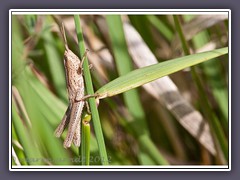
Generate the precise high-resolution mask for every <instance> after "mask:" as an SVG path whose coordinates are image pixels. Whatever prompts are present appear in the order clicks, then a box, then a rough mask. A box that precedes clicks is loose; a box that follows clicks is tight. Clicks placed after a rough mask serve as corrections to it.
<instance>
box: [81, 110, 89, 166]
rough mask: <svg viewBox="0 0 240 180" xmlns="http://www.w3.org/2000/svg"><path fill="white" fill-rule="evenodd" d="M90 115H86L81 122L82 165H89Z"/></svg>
mask: <svg viewBox="0 0 240 180" xmlns="http://www.w3.org/2000/svg"><path fill="white" fill-rule="evenodd" d="M90 120H91V115H88V114H86V115H85V116H84V118H83V120H82V126H81V127H82V131H81V132H82V133H81V134H82V135H81V139H82V140H81V155H82V156H81V159H82V165H89V163H90V135H91V132H90V124H89V121H90Z"/></svg>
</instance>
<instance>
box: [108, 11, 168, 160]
mask: <svg viewBox="0 0 240 180" xmlns="http://www.w3.org/2000/svg"><path fill="white" fill-rule="evenodd" d="M106 20H107V24H108V29H109V34H110V40H111V47H112V49H113V53H114V57H115V60H116V65H117V69H118V72H119V74H120V75H124V74H127V73H129V72H130V71H132V69H133V66H132V62H131V59H130V56H129V54H128V51H127V44H126V42H125V35H124V31H123V26H122V21H121V16H118V15H112V16H106ZM123 98H124V102H125V104H126V106H127V108H128V110H129V112H130V114H131V115H132V117H133V120H132V121H131V123H129V124H130V126H132V128H133V129H134V131H135V133H136V136H137V138H138V139H139V141H140V144H144V145H145V144H146V143H145V142H146V139H147V140H148V141H151V140H150V138H149V136H148V134H149V131H148V129H147V123H146V118H145V113H144V110H143V107H142V105H141V101H140V97H139V94H138V91H137V90H136V89H132V90H131V91H128V92H125V93H123ZM142 136H146V137H147V138H146V139H142V138H141V137H142ZM151 144H152V146H153V147H154V148H145V149H144V150H145V151H143V148H142V147H143V146H140V147H141V149H140V152H139V154H138V158H139V159H140V161H141V162H142V164H146V163H148V164H150V162H149V161H148V162H145V158H142V157H143V156H144V157H145V156H149V155H150V154H154V153H152V152H151V151H152V150H153V149H156V147H155V146H154V143H152V142H151ZM156 159H157V160H159V159H160V160H161V159H164V158H163V156H162V155H161V154H160V152H159V151H157V153H156V154H154V156H152V163H151V164H155V163H154V160H156ZM157 163H158V164H166V163H167V162H166V160H163V161H158V162H157Z"/></svg>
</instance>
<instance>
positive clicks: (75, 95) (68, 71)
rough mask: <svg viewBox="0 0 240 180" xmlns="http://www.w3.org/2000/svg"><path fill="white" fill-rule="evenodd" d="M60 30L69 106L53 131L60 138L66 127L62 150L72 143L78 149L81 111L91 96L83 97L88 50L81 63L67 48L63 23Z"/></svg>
mask: <svg viewBox="0 0 240 180" xmlns="http://www.w3.org/2000/svg"><path fill="white" fill-rule="evenodd" d="M60 29H61V34H62V36H63V40H64V45H65V52H64V67H65V75H66V84H67V91H68V99H69V106H68V108H67V110H66V112H65V115H64V116H63V118H62V121H61V123H60V124H59V126H58V127H57V129H56V130H55V136H56V137H60V136H61V134H62V133H63V131H64V129H65V128H66V127H67V126H68V132H67V136H66V139H65V140H64V143H63V146H64V148H69V147H70V146H71V144H72V142H73V144H74V145H75V146H77V147H79V146H80V143H81V133H80V130H81V127H80V123H81V115H82V111H83V108H84V105H85V103H86V99H87V98H89V97H92V95H86V96H84V89H85V88H84V79H83V62H84V60H85V59H86V56H87V52H88V50H86V52H85V53H84V55H83V58H82V61H80V59H79V58H78V57H77V56H76V55H75V54H74V53H73V52H72V51H71V50H70V49H69V47H68V44H67V38H66V34H65V29H64V25H63V23H62V27H61V28H60Z"/></svg>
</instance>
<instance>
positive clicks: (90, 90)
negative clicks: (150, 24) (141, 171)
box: [74, 15, 108, 165]
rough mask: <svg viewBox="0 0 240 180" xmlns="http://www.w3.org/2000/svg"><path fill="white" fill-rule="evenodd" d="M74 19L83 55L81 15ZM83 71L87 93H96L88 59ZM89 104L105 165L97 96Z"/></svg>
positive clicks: (106, 163)
mask: <svg viewBox="0 0 240 180" xmlns="http://www.w3.org/2000/svg"><path fill="white" fill-rule="evenodd" d="M74 21H75V26H76V31H77V37H78V45H79V50H80V53H81V54H82V55H83V54H84V52H85V51H86V49H85V45H84V41H83V34H82V30H81V26H80V17H79V15H74ZM83 72H84V80H85V84H86V92H87V94H94V91H93V86H92V78H91V75H90V71H89V65H88V60H86V61H84V63H83ZM89 104H90V109H91V112H92V119H93V127H94V131H95V134H96V139H97V142H98V148H99V153H100V156H101V161H102V164H103V165H108V158H107V152H106V147H105V142H104V138H103V133H102V127H101V123H100V118H99V114H98V110H97V106H96V100H95V98H89Z"/></svg>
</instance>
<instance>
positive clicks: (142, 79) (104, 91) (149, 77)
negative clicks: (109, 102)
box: [95, 47, 228, 99]
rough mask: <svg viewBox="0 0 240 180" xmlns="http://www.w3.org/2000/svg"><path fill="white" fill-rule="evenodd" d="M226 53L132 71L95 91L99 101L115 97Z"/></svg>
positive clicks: (217, 51) (216, 53) (182, 58)
mask: <svg viewBox="0 0 240 180" xmlns="http://www.w3.org/2000/svg"><path fill="white" fill-rule="evenodd" d="M227 53H228V48H227V47H225V48H221V49H216V50H212V51H208V52H203V53H198V54H193V55H189V56H185V57H180V58H176V59H172V60H169V61H165V62H162V63H158V64H154V65H151V66H147V67H144V68H140V69H137V70H134V71H132V72H130V73H128V74H126V75H123V76H121V77H119V78H116V79H115V80H113V81H111V82H109V83H107V84H106V85H104V86H102V87H101V88H100V89H98V90H97V91H96V93H95V94H97V95H98V97H99V99H102V98H106V97H111V96H115V95H117V94H120V93H123V92H125V91H128V90H130V89H133V88H136V87H139V86H142V85H143V84H146V83H148V82H151V81H154V80H156V79H158V78H161V77H163V76H166V75H168V74H172V73H174V72H177V71H179V70H182V69H184V68H187V67H190V66H193V65H196V64H199V63H201V62H204V61H207V60H209V59H212V58H215V57H218V56H222V55H224V54H227Z"/></svg>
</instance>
